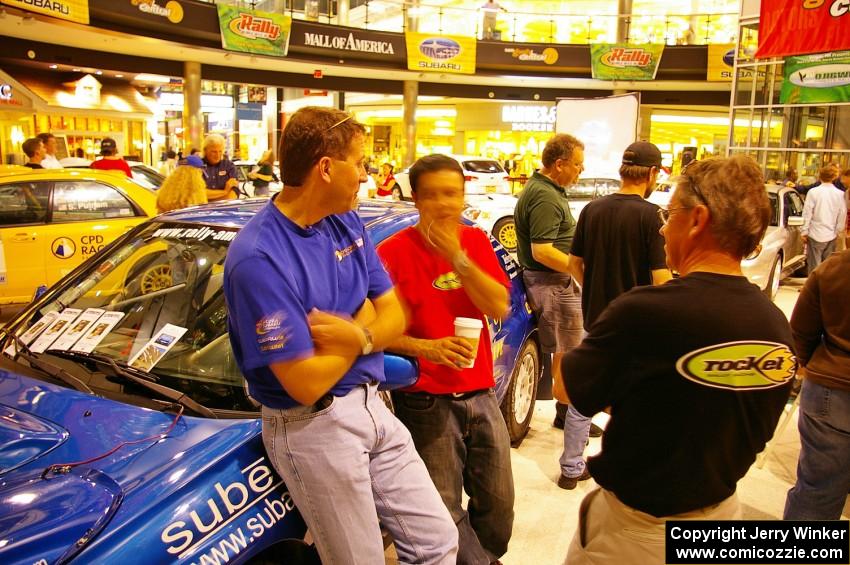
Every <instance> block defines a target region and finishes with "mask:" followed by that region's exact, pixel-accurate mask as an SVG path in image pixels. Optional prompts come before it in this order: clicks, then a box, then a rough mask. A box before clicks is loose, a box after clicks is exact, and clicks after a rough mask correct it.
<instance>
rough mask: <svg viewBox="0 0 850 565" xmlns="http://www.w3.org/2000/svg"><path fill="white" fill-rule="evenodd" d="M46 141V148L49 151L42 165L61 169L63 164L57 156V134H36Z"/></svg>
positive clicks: (46, 167) (42, 140)
mask: <svg viewBox="0 0 850 565" xmlns="http://www.w3.org/2000/svg"><path fill="white" fill-rule="evenodd" d="M36 137H37V138H39V139H40V140H41V142H42V143H44V150H45V151H47V155H45V156H44V160H43V161H42V162H41V166H42V167H44V168H45V169H61V168H62V165H61V164H60V163H59V159H57V158H56V136H55V135H53V134H52V133H47V132H44V133H40V134H38V135H37V136H36Z"/></svg>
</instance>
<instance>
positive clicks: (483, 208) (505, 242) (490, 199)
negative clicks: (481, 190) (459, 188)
mask: <svg viewBox="0 0 850 565" xmlns="http://www.w3.org/2000/svg"><path fill="white" fill-rule="evenodd" d="M516 202H517V197H516V196H513V195H510V194H483V195H467V196H466V209H465V210H464V211H463V215H464V217H466V218H468V219H470V220H472V221H473V222H475V223H477V224H478V225H479V226H481V227H482V228H484V230H485V231H487V232H489V233H490V234H491V235H492V236H493V239H495V240H496V241H498V242H499V243H500V244H501V245H502V247H504V248H505V249H507V250H508V252H510V253H515V252H516V248H517V239H516V226H515V225H514V209H515V208H516Z"/></svg>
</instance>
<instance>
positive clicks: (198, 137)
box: [183, 61, 204, 155]
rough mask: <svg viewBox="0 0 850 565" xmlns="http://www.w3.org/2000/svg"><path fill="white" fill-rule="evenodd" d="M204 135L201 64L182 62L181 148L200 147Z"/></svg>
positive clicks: (186, 151)
mask: <svg viewBox="0 0 850 565" xmlns="http://www.w3.org/2000/svg"><path fill="white" fill-rule="evenodd" d="M203 135H204V116H203V115H202V114H201V64H200V63H196V62H193V61H186V62H185V63H183V143H184V144H185V147H184V148H183V149H184V151H185V154H186V155H188V154H189V150H191V149H192V148H196V149H201V146H202V145H203Z"/></svg>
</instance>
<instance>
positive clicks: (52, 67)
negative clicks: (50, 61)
mask: <svg viewBox="0 0 850 565" xmlns="http://www.w3.org/2000/svg"><path fill="white" fill-rule="evenodd" d="M50 68H51V69H58V68H59V65H50Z"/></svg>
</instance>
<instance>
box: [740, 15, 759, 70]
mask: <svg viewBox="0 0 850 565" xmlns="http://www.w3.org/2000/svg"><path fill="white" fill-rule="evenodd" d="M758 45H759V31H758V24H748V25H745V26H741V46H740V49H739V50H738V61H739V62H748V61H754V60H755V54H756V50H757V49H758Z"/></svg>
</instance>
